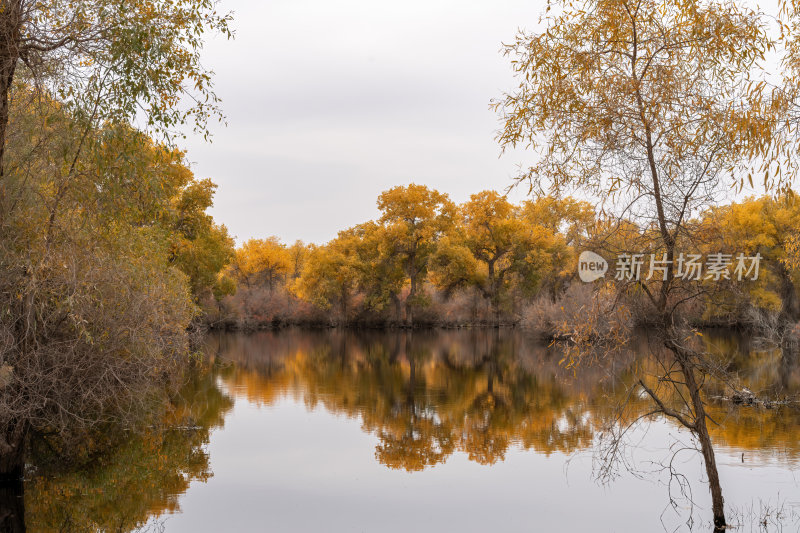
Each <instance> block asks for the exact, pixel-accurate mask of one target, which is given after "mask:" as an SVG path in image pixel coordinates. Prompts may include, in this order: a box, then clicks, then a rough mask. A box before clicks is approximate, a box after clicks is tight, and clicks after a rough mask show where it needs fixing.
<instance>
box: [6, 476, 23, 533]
mask: <svg viewBox="0 0 800 533" xmlns="http://www.w3.org/2000/svg"><path fill="white" fill-rule="evenodd" d="M0 531H4V532H6V533H25V492H24V490H23V484H22V480H17V481H15V482H11V483H4V484H0Z"/></svg>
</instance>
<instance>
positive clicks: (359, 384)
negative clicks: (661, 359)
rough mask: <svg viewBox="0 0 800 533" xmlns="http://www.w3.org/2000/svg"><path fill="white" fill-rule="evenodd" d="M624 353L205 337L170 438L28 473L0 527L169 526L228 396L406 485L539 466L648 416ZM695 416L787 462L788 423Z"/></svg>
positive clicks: (775, 379) (466, 338)
mask: <svg viewBox="0 0 800 533" xmlns="http://www.w3.org/2000/svg"><path fill="white" fill-rule="evenodd" d="M704 342H706V343H707V346H706V349H707V350H709V351H713V350H717V351H718V352H719V353H720V354H723V353H724V354H730V353H737V354H738V355H737V356H736V357H735V358H734V360H733V364H734V365H735V367H736V368H735V370H736V371H737V372H738V373H739V374H740V375H741V376H743V377H745V378H746V381H747V382H748V383H752V384H753V386H754V387H756V388H758V390H759V392H763V391H768V392H770V393H771V394H772V395H773V396H777V395H781V394H782V395H791V394H794V391H796V390H797V387H798V384H800V370H798V367H797V363H796V360H797V358H796V357H795V358H792V357H788V356H784V355H783V354H781V353H780V352H779V351H774V350H772V351H770V350H764V351H752V350H746V349H744V347H743V345H740V344H739V343H738V341H736V340H735V339H733V340H731V337H730V336H729V335H721V336H719V337H714V336H713V335H707V336H705V337H704ZM635 351H636V350H634V351H633V352H635ZM633 352H632V353H631V354H630V355H629V356H628V357H625V358H620V357H614V358H610V359H612V361H609V362H608V363H605V362H604V359H603V358H602V357H598V358H597V363H596V364H593V365H591V366H588V367H586V368H581V369H580V370H579V371H578V372H576V373H573V372H571V371H566V370H565V369H563V368H562V367H561V366H560V365H559V360H560V359H561V355H560V353H559V352H558V350H557V349H555V348H551V347H546V346H542V345H540V344H538V343H536V342H532V341H530V340H527V339H526V338H525V336H524V335H523V334H522V333H521V332H519V331H513V330H498V329H485V330H483V329H475V330H466V331H464V330H461V331H414V332H411V331H393V332H369V331H367V332H357V331H342V330H324V331H316V332H309V331H293V330H289V331H281V332H259V333H254V334H219V335H212V336H210V337H209V344H208V353H209V355H210V360H211V365H210V368H211V371H209V372H207V373H204V374H202V375H197V376H195V377H194V378H193V379H192V380H191V381H190V382H189V383H188V384H187V385H186V387H185V388H184V391H183V395H182V399H181V400H180V401H179V402H178V405H177V408H176V409H175V410H174V411H173V412H172V413H171V415H170V417H169V418H168V419H167V420H165V421H164V427H167V428H170V429H167V430H156V429H154V430H153V431H152V432H150V433H148V434H146V435H142V436H137V437H135V438H132V439H130V440H129V442H128V443H127V444H126V445H125V446H122V447H121V448H119V449H117V450H115V451H114V452H113V453H111V454H108V455H106V456H103V457H101V458H99V459H98V460H97V461H96V463H95V464H93V465H92V466H91V467H90V468H89V469H88V470H81V471H73V472H70V471H61V472H53V471H48V470H47V469H41V470H40V471H39V473H37V474H36V475H33V476H30V477H29V479H28V480H27V481H26V486H25V498H24V503H25V509H26V514H25V517H26V521H27V524H23V523H22V522H21V520H19V516H20V512H19V510H20V507H21V503H22V501H21V500H20V499H19V498H17V497H16V496H17V495H18V494H19V492H18V491H14V490H9V491H6V493H1V492H0V527H2V528H3V531H6V530H7V531H23V530H24V528H25V526H26V525H27V527H28V530H29V531H52V530H62V531H95V530H98V529H101V530H113V531H127V530H131V529H135V528H137V527H141V526H143V525H145V524H148V523H149V524H152V523H153V522H152V518H153V517H157V516H161V515H164V514H165V513H171V512H175V511H176V510H178V499H179V497H180V495H182V494H183V493H185V492H186V490H187V489H188V487H189V484H190V482H191V481H193V480H199V481H205V480H207V479H208V478H209V477H210V475H211V473H210V470H209V456H208V453H207V452H206V449H205V445H206V444H207V443H208V441H209V435H210V432H211V431H212V429H214V428H216V427H220V426H222V424H223V421H224V418H225V416H226V414H227V413H228V412H229V411H230V410H231V408H232V406H233V402H234V398H233V397H236V398H241V399H242V400H246V401H248V402H250V403H252V404H256V405H273V404H276V403H277V402H279V401H281V400H282V399H285V398H291V399H293V400H294V401H296V402H302V403H303V404H304V405H305V406H306V407H307V408H308V409H316V408H319V407H322V408H324V409H325V410H327V411H329V412H331V413H335V414H337V415H343V416H347V417H350V418H353V419H357V420H359V421H360V423H361V425H362V429H363V430H364V431H365V432H369V433H371V434H373V435H375V436H376V437H377V440H378V442H377V445H376V447H375V458H376V459H377V460H378V461H379V462H380V463H381V464H383V465H385V466H387V467H388V468H392V469H402V470H406V471H409V472H414V471H420V470H424V469H426V468H430V467H434V466H435V465H437V464H440V463H443V462H445V461H447V460H448V458H449V457H451V456H452V455H453V454H454V453H457V452H461V453H463V454H465V455H466V456H467V457H468V458H469V460H471V461H474V462H477V463H480V464H484V465H491V464H494V463H497V462H498V461H502V460H503V459H504V458H505V457H506V454H507V453H508V451H509V450H510V449H512V448H516V449H529V450H533V451H535V452H536V453H539V454H544V455H550V454H554V453H563V454H569V453H571V452H574V451H577V450H583V449H589V448H591V447H592V446H593V445H595V444H597V442H598V438H599V435H601V434H602V432H604V431H606V430H607V429H608V427H609V424H617V425H625V424H627V423H629V422H631V421H633V420H635V419H637V418H638V417H639V416H640V415H641V414H642V413H643V412H646V410H647V408H648V406H649V404H648V403H647V402H646V401H645V400H644V399H641V398H639V397H637V396H636V395H635V394H634V395H633V396H631V394H630V391H631V390H632V389H631V388H630V385H631V382H632V380H633V379H634V377H635V376H639V375H641V368H642V366H644V367H646V366H647V365H648V364H650V363H649V362H648V360H647V358H645V357H642V356H639V355H637V354H636V353H633ZM640 352H641V353H644V350H641V351H640ZM612 364H613V365H616V366H614V367H612V366H610V365H612ZM634 370H635V371H634ZM232 396H233V397H232ZM621 405H625V406H626V409H625V410H624V411H622V414H620V411H619V409H618V408H619V406H621ZM708 410H709V414H710V415H711V416H712V417H713V418H714V420H716V421H718V422H720V423H721V425H720V426H718V427H715V428H714V429H713V438H714V439H715V440H716V442H717V443H718V445H721V446H722V448H724V447H725V446H729V447H735V448H738V449H743V450H748V452H747V453H748V455H750V454H751V453H752V455H753V456H764V457H767V456H769V457H773V458H774V457H775V456H776V455H777V456H779V457H781V458H782V460H784V461H786V462H788V463H790V464H798V463H799V462H800V461H798V458H800V442H798V440H797V438H796V435H797V430H798V428H800V413H798V411H797V410H796V409H788V408H787V409H780V410H767V409H752V408H749V409H748V408H746V409H741V408H731V406H730V404H728V403H725V402H720V403H712V404H711V405H710V406H709V409H708ZM646 421H647V419H646V420H645V422H646ZM751 451H752V452H751ZM4 494H5V496H6V497H5V498H2V496H3V495H4ZM15 510H16V512H15ZM15 517H16V518H15ZM3 520H5V522H3ZM148 521H150V522H148ZM15 527H16V529H14V528H15Z"/></svg>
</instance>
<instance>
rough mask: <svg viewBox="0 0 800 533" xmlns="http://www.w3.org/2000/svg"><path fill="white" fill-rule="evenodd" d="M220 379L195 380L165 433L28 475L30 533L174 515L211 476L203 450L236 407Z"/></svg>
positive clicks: (102, 527)
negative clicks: (193, 487)
mask: <svg viewBox="0 0 800 533" xmlns="http://www.w3.org/2000/svg"><path fill="white" fill-rule="evenodd" d="M216 374H217V369H215V368H211V369H208V370H207V371H203V372H198V373H197V374H194V375H192V376H191V378H190V380H189V381H188V383H187V384H186V385H185V386H184V387H183V389H182V391H181V396H180V398H178V399H177V400H176V404H175V406H174V409H172V410H170V412H169V414H168V415H167V416H166V418H165V420H163V427H161V428H153V429H152V430H150V431H148V432H146V433H145V434H142V435H135V436H132V437H131V438H129V439H128V440H127V441H126V442H125V444H124V445H122V446H121V447H119V448H116V449H115V450H113V452H111V453H108V454H105V455H103V456H101V457H99V458H97V460H96V461H94V462H93V463H91V464H90V465H89V466H88V467H87V468H83V469H80V470H77V471H65V472H53V471H44V472H40V473H37V474H35V475H33V476H29V479H27V480H26V482H25V493H24V501H25V514H26V522H27V524H26V525H27V527H28V531H65V532H66V531H68V532H76V531H78V532H83V531H86V532H94V531H130V530H133V529H136V528H140V527H143V526H144V525H145V524H146V523H147V522H148V520H149V519H150V518H151V517H153V516H159V515H162V514H164V513H169V512H175V511H177V510H178V508H179V506H178V498H179V497H180V495H182V494H183V493H185V492H186V490H187V489H188V488H189V484H190V483H191V482H192V481H194V480H199V481H206V480H207V479H208V478H209V477H210V476H211V472H210V469H209V456H208V453H207V452H206V449H205V445H206V444H207V443H208V440H209V435H210V432H211V430H212V429H213V428H215V427H219V426H221V425H222V424H223V421H224V418H225V415H226V413H227V412H228V411H229V410H230V409H231V408H232V407H233V400H232V399H231V398H230V397H229V396H228V395H226V394H225V393H224V392H223V391H221V390H220V389H219V387H217V385H216V381H215V377H216ZM4 531H5V530H4ZM11 531H13V530H11Z"/></svg>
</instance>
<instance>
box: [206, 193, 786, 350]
mask: <svg viewBox="0 0 800 533" xmlns="http://www.w3.org/2000/svg"><path fill="white" fill-rule="evenodd" d="M384 196H389V197H391V198H393V199H394V201H395V202H400V201H405V202H406V207H407V208H409V206H415V209H416V206H420V205H422V204H418V203H417V200H415V199H413V197H415V196H417V197H419V196H425V197H429V198H435V199H438V200H436V201H438V202H439V204H440V205H439V206H437V207H434V208H430V209H424V208H419V210H418V211H416V212H414V213H411V214H409V215H407V216H406V217H403V218H394V219H387V218H386V217H381V218H380V219H378V220H375V221H369V222H365V223H363V224H360V225H358V226H355V227H353V228H349V229H346V230H343V231H341V232H339V235H338V236H337V237H336V238H335V239H333V240H332V241H330V242H328V243H326V244H324V245H313V244H304V243H302V242H295V243H293V244H291V245H289V244H286V243H282V242H281V241H280V239H278V238H277V237H268V238H266V239H253V240H250V241H247V242H245V243H244V244H243V245H242V246H240V247H239V248H237V249H236V251H235V254H234V256H233V259H232V260H231V263H230V264H229V265H228V267H227V269H226V270H225V271H224V273H223V274H222V275H221V276H220V279H221V280H223V281H222V284H224V285H226V286H228V287H230V286H231V285H233V286H235V287H236V290H235V293H234V294H224V293H221V292H216V293H212V292H207V293H206V297H205V299H204V305H205V308H206V312H207V315H206V319H207V320H208V323H209V324H210V325H211V326H212V327H217V328H229V329H261V328H272V327H280V326H285V325H310V326H328V325H360V326H368V327H386V326H402V327H408V326H410V325H411V323H412V321H413V324H414V325H416V326H446V327H458V326H470V325H495V324H504V325H522V326H525V327H527V328H529V329H532V330H534V331H536V332H537V333H538V334H540V335H541V336H542V337H544V338H546V339H552V338H555V337H557V336H559V335H564V334H565V333H566V334H567V335H570V336H575V337H579V336H582V335H588V334H589V333H590V332H589V331H588V330H587V331H586V332H585V333H581V332H580V331H578V329H577V328H580V327H581V325H582V324H585V325H586V326H587V327H591V328H592V329H591V333H594V334H599V333H602V331H603V330H604V328H606V329H607V328H608V327H609V326H610V324H611V323H617V324H621V323H624V324H625V325H626V327H628V328H634V327H637V326H647V325H648V324H649V323H650V322H651V321H652V320H653V318H654V317H653V314H652V312H651V311H649V310H648V309H647V306H646V302H645V301H644V299H645V298H646V295H645V294H644V293H643V291H644V290H651V291H652V290H653V289H654V287H657V285H658V283H659V281H660V280H659V279H658V277H659V276H660V273H659V272H655V273H654V275H653V276H652V277H651V279H649V280H648V279H645V278H647V277H648V274H649V267H650V265H649V261H650V255H651V253H653V254H654V253H655V249H654V248H652V246H650V247H648V245H647V244H646V242H645V241H646V240H647V239H650V238H651V236H652V232H653V230H652V228H650V227H649V226H647V225H643V224H641V223H639V222H637V221H636V220H634V219H622V220H620V219H618V218H615V217H609V216H607V215H603V214H600V213H597V212H596V210H595V208H594V207H593V206H592V204H591V203H589V202H587V201H581V200H576V199H574V198H571V197H565V198H562V199H558V198H555V197H552V196H547V195H545V196H541V197H540V198H538V199H536V200H527V201H524V202H522V203H519V204H513V203H511V202H510V201H509V200H508V199H507V198H506V197H505V196H504V195H502V194H500V193H498V192H495V191H483V192H480V193H477V194H474V195H472V197H471V198H470V200H468V201H467V202H464V203H463V204H460V205H458V204H455V203H454V202H452V201H450V200H449V198H448V197H447V195H445V194H443V193H440V192H438V191H434V190H431V189H429V188H427V187H425V186H422V185H415V184H411V185H408V186H399V187H396V188H394V189H392V190H390V191H387V193H385V194H384ZM384 196H382V197H381V198H384ZM401 199H403V200H401ZM434 204H435V201H434ZM379 205H382V206H386V205H387V204H386V203H385V201H384V200H379ZM409 211H410V208H409ZM689 224H690V225H691V229H692V232H693V238H692V240H691V242H688V241H687V242H684V243H681V248H680V250H681V253H684V254H685V256H687V257H688V256H689V255H690V254H691V255H700V256H701V258H702V262H701V268H704V267H705V266H706V264H705V259H706V258H707V257H709V256H710V255H712V254H715V253H721V252H725V253H726V254H728V255H730V256H731V257H730V258H729V262H728V264H727V265H725V268H724V270H725V274H724V275H721V276H719V279H714V278H713V276H712V277H711V278H706V275H707V273H706V272H704V271H701V272H699V279H697V280H694V283H695V285H696V287H695V288H696V291H697V298H695V299H694V300H693V301H692V302H690V304H689V305H687V306H686V308H685V309H684V310H683V315H682V316H683V317H685V318H686V319H687V320H688V321H689V322H690V323H692V324H693V325H694V326H695V327H711V326H727V327H737V328H740V329H747V330H751V331H755V332H758V333H759V334H761V335H763V336H765V337H771V338H773V339H774V338H776V335H778V336H780V335H782V336H785V335H788V334H790V333H791V329H790V330H786V329H783V330H780V331H778V329H779V328H777V324H778V322H780V321H781V320H785V321H786V322H787V323H791V324H794V323H796V322H797V320H798V318H800V314H799V313H800V309H799V308H798V302H799V300H798V290H800V270H798V269H797V261H798V249H797V244H796V243H797V235H798V233H797V231H798V230H797V228H800V197H798V196H797V195H796V194H795V193H793V192H792V191H787V192H786V193H783V194H781V195H779V196H778V197H770V196H764V197H749V198H746V199H743V200H741V201H738V202H733V203H730V204H727V205H723V206H715V207H711V208H709V209H706V210H703V211H699V212H698V213H697V216H695V217H693V218H692V219H691V220H690V221H689ZM404 239H405V240H404ZM406 242H413V243H414V245H415V246H416V249H414V250H412V252H411V253H413V254H414V255H413V259H412V258H410V256H409V252H408V251H407V250H408V249H409V248H410V247H406V246H405V243H406ZM587 250H588V251H594V252H596V253H598V254H599V255H600V256H601V257H603V258H604V259H605V260H606V262H607V263H608V265H609V267H608V268H609V270H608V272H607V273H606V275H605V279H606V280H610V281H614V277H615V276H616V275H617V271H616V269H617V262H618V258H619V257H624V256H625V255H626V254H627V255H631V256H633V255H635V254H641V255H642V265H641V271H640V274H641V278H642V279H641V280H640V283H641V284H640V287H639V290H634V291H628V292H625V293H624V294H623V295H621V296H619V298H621V301H622V302H623V303H624V308H625V311H624V312H623V311H617V312H615V313H613V314H612V315H607V316H605V317H603V320H602V321H601V322H602V323H598V322H593V323H592V322H588V321H582V320H581V319H580V318H581V314H584V315H586V312H587V310H588V309H590V308H591V306H592V305H593V302H594V301H595V300H596V299H597V298H598V297H599V296H601V294H600V293H602V290H601V289H600V285H599V282H597V283H594V284H592V283H584V282H582V281H581V280H580V279H579V277H578V265H577V262H578V257H579V255H580V253H581V252H583V251H587ZM738 254H742V255H743V256H744V257H747V258H752V257H755V256H757V255H759V256H760V257H761V260H760V261H759V272H758V275H757V277H756V279H752V278H753V277H754V273H755V272H754V271H751V272H750V274H749V275H748V276H746V277H745V276H742V279H741V280H740V279H738V278H739V276H738V273H737V272H736V267H737V260H736V257H737V256H738ZM656 259H660V257H656ZM746 266H747V267H749V266H751V265H750V262H748V263H747V264H746ZM412 276H413V280H414V285H415V288H414V291H413V294H412V290H411V283H412ZM726 276H727V278H726ZM213 294H217V295H220V294H222V296H221V297H218V298H215V297H214V296H213ZM607 296H608V297H610V296H611V293H608V294H607ZM615 297H617V296H616V295H615ZM567 325H569V327H570V328H572V329H571V330H570V331H566V332H565V331H564V328H565V326H567Z"/></svg>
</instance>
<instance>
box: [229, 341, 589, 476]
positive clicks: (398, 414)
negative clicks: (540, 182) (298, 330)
mask: <svg viewBox="0 0 800 533" xmlns="http://www.w3.org/2000/svg"><path fill="white" fill-rule="evenodd" d="M216 342H219V343H222V345H219V346H215V347H214V349H215V350H216V351H217V353H219V354H221V356H222V358H223V359H225V360H231V361H232V362H234V363H235V364H234V365H233V366H234V368H232V369H231V370H230V372H229V373H227V374H226V375H225V380H226V382H227V383H228V385H229V386H230V387H231V388H233V389H234V390H236V391H237V392H240V393H241V394H243V395H245V396H246V397H247V398H248V399H250V400H251V401H257V402H260V403H270V402H274V401H277V400H278V399H279V398H281V397H284V396H286V395H293V396H296V397H298V398H302V400H303V401H304V402H305V404H306V405H307V406H308V407H309V408H313V407H315V406H317V405H322V406H323V407H324V408H325V409H327V410H329V411H331V412H334V413H338V414H345V415H347V416H350V417H354V418H355V417H357V418H359V419H360V420H361V421H362V425H363V429H364V430H365V431H369V432H371V433H374V434H375V435H376V436H377V437H378V439H379V444H378V445H377V447H376V457H377V458H378V460H379V461H380V462H381V463H383V464H385V465H387V466H389V467H391V468H403V469H406V470H409V471H414V470H422V469H424V468H425V467H427V466H431V465H434V464H437V463H440V462H443V461H445V460H446V459H447V457H448V456H449V455H451V454H452V453H453V451H454V450H460V451H463V452H464V453H466V454H467V455H468V456H469V458H470V459H471V460H474V461H476V462H479V463H481V464H492V463H494V462H496V461H498V460H502V459H503V458H504V457H505V454H506V452H507V450H508V449H509V447H511V446H519V447H524V448H533V449H535V450H537V451H540V452H543V453H548V454H549V453H552V452H558V451H561V452H570V451H572V450H575V449H578V448H582V447H585V446H588V445H589V444H590V443H591V441H592V435H593V432H594V424H595V421H596V419H597V416H598V415H597V414H596V413H595V414H594V415H593V414H592V410H593V409H595V410H596V409H597V408H598V406H596V405H592V403H591V401H590V400H589V398H590V397H591V394H587V393H584V392H583V388H588V389H591V390H592V391H594V392H598V391H599V390H600V387H599V382H600V375H601V374H600V372H599V369H598V372H597V373H596V374H594V375H592V376H591V377H589V376H587V378H586V379H582V380H581V379H578V380H574V378H573V377H572V375H565V374H564V373H563V370H562V369H560V368H559V367H558V364H557V361H558V357H555V356H554V355H551V354H548V353H547V350H546V349H545V348H542V347H537V346H534V345H530V344H528V343H524V342H522V339H521V337H520V335H519V334H517V333H512V332H507V333H506V332H504V333H502V334H500V333H499V332H497V331H496V330H495V331H473V332H471V333H469V334H464V333H463V332H459V333H447V332H444V333H420V332H415V333H413V334H411V333H402V332H401V333H392V334H385V333H382V334H374V335H371V334H358V335H357V334H354V333H352V332H344V331H326V332H319V333H315V334H309V333H308V332H303V333H302V334H298V335H296V336H295V335H294V334H292V333H282V334H280V335H275V334H272V333H259V334H256V335H248V336H224V337H220V338H218V339H217V341H216ZM532 350H533V351H536V352H537V353H533V351H532ZM587 373H588V374H590V373H592V370H591V369H589V370H587ZM569 387H572V388H571V389H570V388H569ZM590 392H591V391H590Z"/></svg>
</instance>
